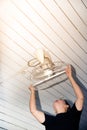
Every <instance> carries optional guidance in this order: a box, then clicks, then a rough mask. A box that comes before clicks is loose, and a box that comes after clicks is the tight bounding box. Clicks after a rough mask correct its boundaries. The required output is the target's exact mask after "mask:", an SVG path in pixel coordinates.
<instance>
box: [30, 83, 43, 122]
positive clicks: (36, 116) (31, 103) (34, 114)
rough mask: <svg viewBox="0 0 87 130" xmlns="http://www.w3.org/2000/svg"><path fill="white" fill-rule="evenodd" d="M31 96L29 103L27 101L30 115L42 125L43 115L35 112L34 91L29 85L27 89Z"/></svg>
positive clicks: (37, 111) (40, 112)
mask: <svg viewBox="0 0 87 130" xmlns="http://www.w3.org/2000/svg"><path fill="white" fill-rule="evenodd" d="M29 89H30V91H31V94H30V101H29V106H30V112H31V113H32V115H33V116H34V117H35V118H36V119H37V120H38V121H39V122H40V123H43V122H44V121H45V115H44V113H43V112H42V111H39V110H37V107H36V99H35V89H34V87H33V86H32V85H31V86H30V87H29Z"/></svg>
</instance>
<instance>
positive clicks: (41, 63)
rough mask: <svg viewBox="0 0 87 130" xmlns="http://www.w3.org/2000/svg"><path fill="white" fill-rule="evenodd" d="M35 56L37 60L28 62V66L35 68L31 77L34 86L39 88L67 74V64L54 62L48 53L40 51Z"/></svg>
mask: <svg viewBox="0 0 87 130" xmlns="http://www.w3.org/2000/svg"><path fill="white" fill-rule="evenodd" d="M35 55H36V58H34V59H31V60H30V61H28V66H29V67H33V70H32V72H31V75H30V79H31V80H33V81H35V84H34V85H33V86H38V85H40V84H42V83H44V82H46V81H48V80H51V79H53V78H55V77H57V76H60V75H62V74H64V73H65V68H66V65H67V64H66V63H65V62H63V61H56V62H53V61H52V59H51V57H50V54H49V53H48V52H47V51H45V50H43V49H38V50H37V51H36V53H35Z"/></svg>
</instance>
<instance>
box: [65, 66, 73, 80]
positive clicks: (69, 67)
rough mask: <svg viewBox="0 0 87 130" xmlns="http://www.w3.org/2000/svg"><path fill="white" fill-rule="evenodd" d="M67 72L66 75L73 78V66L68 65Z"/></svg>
mask: <svg viewBox="0 0 87 130" xmlns="http://www.w3.org/2000/svg"><path fill="white" fill-rule="evenodd" d="M65 71H66V75H67V77H68V78H70V77H72V67H71V65H68V66H67V68H66V70H65Z"/></svg>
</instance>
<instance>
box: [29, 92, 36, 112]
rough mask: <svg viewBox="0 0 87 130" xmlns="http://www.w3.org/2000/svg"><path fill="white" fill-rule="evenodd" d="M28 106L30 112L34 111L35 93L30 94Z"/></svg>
mask: <svg viewBox="0 0 87 130" xmlns="http://www.w3.org/2000/svg"><path fill="white" fill-rule="evenodd" d="M29 106H30V111H31V112H33V111H35V110H36V100H35V91H33V92H31V95H30V101H29Z"/></svg>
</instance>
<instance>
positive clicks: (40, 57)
mask: <svg viewBox="0 0 87 130" xmlns="http://www.w3.org/2000/svg"><path fill="white" fill-rule="evenodd" d="M36 57H37V59H38V60H39V62H41V64H43V63H44V50H43V49H38V50H37V51H36Z"/></svg>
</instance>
